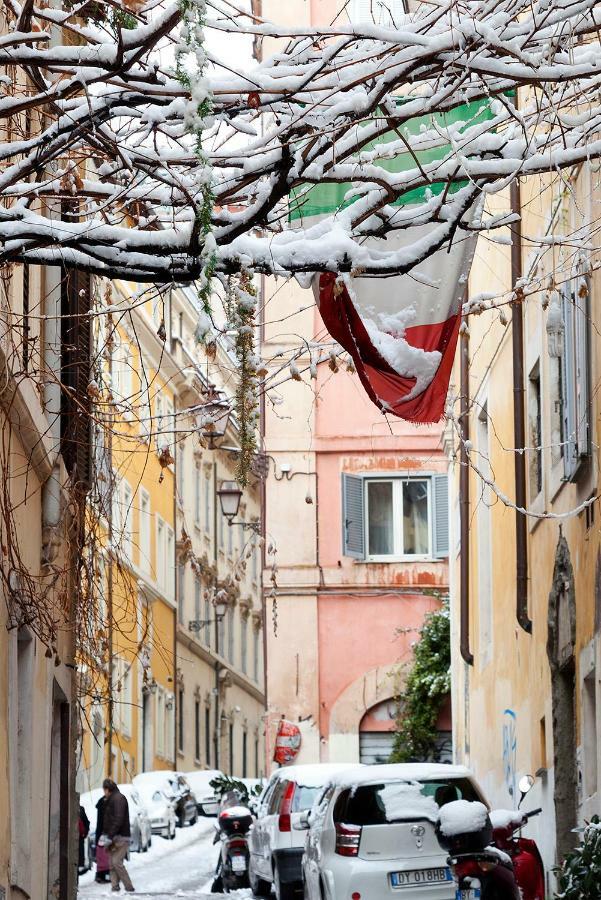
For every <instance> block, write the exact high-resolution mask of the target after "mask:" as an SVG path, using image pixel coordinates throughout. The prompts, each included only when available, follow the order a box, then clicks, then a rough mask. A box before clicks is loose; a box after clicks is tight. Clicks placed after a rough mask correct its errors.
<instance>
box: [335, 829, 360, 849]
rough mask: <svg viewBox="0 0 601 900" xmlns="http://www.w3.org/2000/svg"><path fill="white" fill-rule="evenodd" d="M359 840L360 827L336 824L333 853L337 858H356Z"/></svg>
mask: <svg viewBox="0 0 601 900" xmlns="http://www.w3.org/2000/svg"><path fill="white" fill-rule="evenodd" d="M360 840H361V826H360V825H343V824H342V822H337V823H336V848H335V851H336V853H337V854H338V855H339V856H358V855H359V841H360Z"/></svg>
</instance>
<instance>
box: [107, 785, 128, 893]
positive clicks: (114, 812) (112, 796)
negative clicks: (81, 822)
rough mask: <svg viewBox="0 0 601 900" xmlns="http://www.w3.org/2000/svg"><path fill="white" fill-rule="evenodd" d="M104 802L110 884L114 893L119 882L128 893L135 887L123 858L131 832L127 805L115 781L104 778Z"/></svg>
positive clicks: (118, 888)
mask: <svg viewBox="0 0 601 900" xmlns="http://www.w3.org/2000/svg"><path fill="white" fill-rule="evenodd" d="M102 787H103V789H104V796H105V797H106V803H105V806H104V815H103V838H104V844H105V846H106V847H107V849H108V853H109V859H110V863H111V885H112V888H113V891H114V892H115V893H116V892H117V891H119V890H120V883H121V882H123V886H124V888H125V890H126V891H127V892H128V893H133V892H134V890H135V888H134V886H133V884H132V883H131V878H130V877H129V875H128V873H127V869H126V868H125V864H124V860H125V857H126V856H127V851H128V849H129V841H130V837H131V832H130V829H129V805H128V803H127V797H124V796H123V794H122V793H121V791H120V790H119V788H118V787H117V785H116V784H115V782H114V781H113V780H112V779H111V778H105V779H104V781H103V782H102Z"/></svg>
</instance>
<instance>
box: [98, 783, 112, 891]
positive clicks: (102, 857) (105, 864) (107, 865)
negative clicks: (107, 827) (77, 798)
mask: <svg viewBox="0 0 601 900" xmlns="http://www.w3.org/2000/svg"><path fill="white" fill-rule="evenodd" d="M105 805H106V797H104V796H102V797H101V798H100V800H99V801H98V803H97V804H96V877H95V879H94V880H95V881H97V882H98V884H104V883H105V882H107V881H108V880H109V878H110V870H111V862H110V859H109V855H108V852H107V850H106V847H104V846H103V844H102V843H101V842H100V837H101V835H102V834H104V832H103V830H102V829H103V828H104V807H105Z"/></svg>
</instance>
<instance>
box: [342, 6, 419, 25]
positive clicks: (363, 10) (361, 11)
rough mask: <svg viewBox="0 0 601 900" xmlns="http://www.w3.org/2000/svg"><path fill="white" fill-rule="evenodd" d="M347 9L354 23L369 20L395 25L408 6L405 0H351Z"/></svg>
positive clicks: (379, 23)
mask: <svg viewBox="0 0 601 900" xmlns="http://www.w3.org/2000/svg"><path fill="white" fill-rule="evenodd" d="M347 9H348V15H349V18H350V20H351V22H352V23H353V25H359V24H360V23H364V22H367V23H373V24H375V25H384V26H388V27H394V26H395V25H398V24H399V23H400V20H401V18H402V16H403V15H404V14H405V12H406V9H407V7H406V5H405V0H350V2H349V5H348V7H347Z"/></svg>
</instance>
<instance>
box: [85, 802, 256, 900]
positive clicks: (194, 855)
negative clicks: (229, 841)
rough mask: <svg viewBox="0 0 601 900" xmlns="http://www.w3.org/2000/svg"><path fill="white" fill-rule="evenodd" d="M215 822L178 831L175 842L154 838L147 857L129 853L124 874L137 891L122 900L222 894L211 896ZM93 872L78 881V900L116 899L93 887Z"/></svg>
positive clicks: (204, 821) (106, 886)
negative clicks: (128, 877) (126, 873)
mask: <svg viewBox="0 0 601 900" xmlns="http://www.w3.org/2000/svg"><path fill="white" fill-rule="evenodd" d="M214 821H215V820H214V819H203V818H201V819H199V820H198V822H197V823H196V825H192V826H186V827H185V828H178V829H177V834H176V837H175V840H173V841H166V840H165V839H164V838H162V837H159V836H158V835H153V838H152V847H151V848H150V850H149V851H148V853H132V854H131V856H130V859H129V862H126V867H127V870H128V872H129V874H130V877H131V880H132V882H133V884H134V887H135V888H136V892H135V893H134V894H126V893H125V891H124V890H123V887H122V888H121V895H120V896H122V897H134V898H135V897H140V898H146V897H149V898H150V897H152V898H153V900H171V898H172V897H181V898H187V900H195V898H202V900H207V895H210V897H211V898H214V900H217V898H218V897H219V898H222V897H224V896H225V895H223V894H210V890H211V882H212V881H213V873H214V871H215V865H216V862H217V851H218V847H217V846H216V845H215V846H213V834H214V830H213V822H214ZM94 875H95V871H92V872H86V874H85V875H83V876H82V877H81V878H80V881H79V891H78V893H77V897H78V900H88V898H89V900H93V898H96V897H118V896H119V894H113V893H112V891H111V886H110V884H108V883H107V884H95V883H94ZM227 896H228V897H229V898H230V900H231V898H245V900H246V898H249V897H250V896H251V892H250V891H238V892H237V893H235V894H228V895H227Z"/></svg>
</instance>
